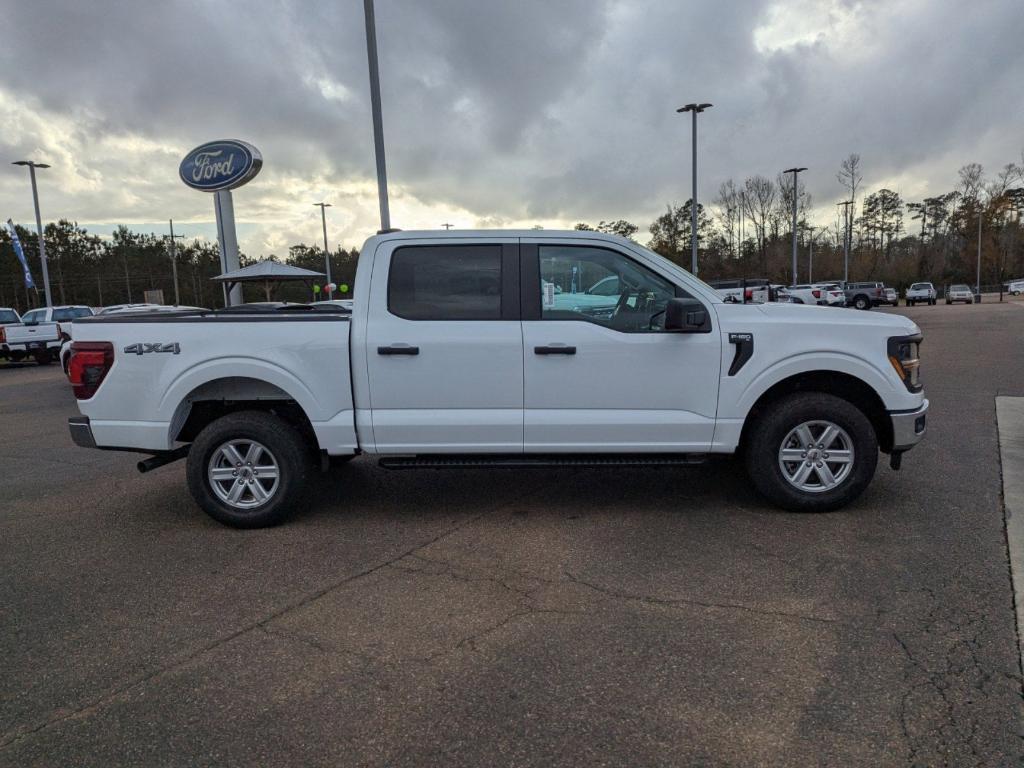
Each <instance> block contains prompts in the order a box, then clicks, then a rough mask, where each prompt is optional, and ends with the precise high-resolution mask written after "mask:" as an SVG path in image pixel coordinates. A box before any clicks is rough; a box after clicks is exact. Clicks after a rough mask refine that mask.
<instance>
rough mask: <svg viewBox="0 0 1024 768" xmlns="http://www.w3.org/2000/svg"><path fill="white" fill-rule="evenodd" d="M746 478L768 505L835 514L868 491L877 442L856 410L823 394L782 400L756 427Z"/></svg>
mask: <svg viewBox="0 0 1024 768" xmlns="http://www.w3.org/2000/svg"><path fill="white" fill-rule="evenodd" d="M745 458H746V465H747V474H748V475H749V476H750V479H751V482H753V484H754V487H755V488H757V490H758V491H759V492H760V493H761V494H762V495H763V496H764V497H765V498H767V499H768V500H769V501H771V502H773V503H774V504H777V505H778V506H780V507H782V508H783V509H787V510H789V511H791V512H830V511H832V510H835V509H839V508H840V507H844V506H846V505H847V504H849V503H850V502H851V501H853V500H854V499H856V498H857V497H858V496H860V494H861V493H863V491H864V489H865V488H867V486H868V483H870V482H871V478H872V477H874V474H875V467H876V465H877V464H878V439H877V437H876V436H875V430H874V427H872V426H871V422H870V421H868V418H867V417H866V416H865V415H864V414H863V412H861V410H860V409H859V408H857V407H856V406H855V405H853V404H851V403H849V402H848V401H846V400H843V399H841V398H839V397H836V396H834V395H829V394H825V393H824V392H801V393H796V394H793V395H789V396H787V397H785V398H783V399H781V400H777V401H775V402H774V403H772V405H771V406H770V409H769V410H767V411H765V412H763V413H762V414H761V415H760V416H758V417H757V420H756V421H755V422H754V423H753V424H752V425H751V431H750V434H749V435H748V440H747V446H746V457H745Z"/></svg>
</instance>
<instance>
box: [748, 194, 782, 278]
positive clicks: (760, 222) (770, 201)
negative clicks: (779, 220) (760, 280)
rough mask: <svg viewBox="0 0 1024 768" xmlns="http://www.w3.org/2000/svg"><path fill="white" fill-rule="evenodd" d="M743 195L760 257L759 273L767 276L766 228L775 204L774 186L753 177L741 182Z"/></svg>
mask: <svg viewBox="0 0 1024 768" xmlns="http://www.w3.org/2000/svg"><path fill="white" fill-rule="evenodd" d="M743 193H744V194H743V204H744V211H745V213H746V214H747V217H748V218H749V219H750V221H751V223H752V224H753V225H754V237H755V239H756V241H757V251H758V254H759V255H760V257H761V271H762V272H763V273H764V274H767V273H768V245H767V228H768V224H769V222H770V220H771V215H772V209H773V208H774V204H775V195H776V189H775V184H774V183H772V180H771V179H769V178H766V177H764V176H753V177H751V178H749V179H747V180H746V181H744V182H743Z"/></svg>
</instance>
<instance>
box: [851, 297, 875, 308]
mask: <svg viewBox="0 0 1024 768" xmlns="http://www.w3.org/2000/svg"><path fill="white" fill-rule="evenodd" d="M853 306H854V307H855V308H856V309H871V299H869V298H868V297H867V296H857V297H855V298H854V300H853Z"/></svg>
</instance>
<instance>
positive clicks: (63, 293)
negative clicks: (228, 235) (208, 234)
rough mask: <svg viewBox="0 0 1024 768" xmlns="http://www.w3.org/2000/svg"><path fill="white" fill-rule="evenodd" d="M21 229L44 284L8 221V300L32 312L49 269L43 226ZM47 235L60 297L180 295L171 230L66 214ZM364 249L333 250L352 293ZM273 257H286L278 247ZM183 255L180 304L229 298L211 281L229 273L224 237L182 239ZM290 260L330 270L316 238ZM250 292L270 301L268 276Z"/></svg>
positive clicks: (299, 296)
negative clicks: (102, 224) (110, 227)
mask: <svg viewBox="0 0 1024 768" xmlns="http://www.w3.org/2000/svg"><path fill="white" fill-rule="evenodd" d="M15 229H16V230H17V233H18V239H19V240H20V241H21V245H22V249H23V251H24V253H25V257H26V259H27V261H28V264H29V268H30V269H31V272H32V278H33V281H34V282H35V284H36V288H37V290H36V291H32V290H30V289H28V288H26V287H25V283H24V280H23V277H22V269H21V265H20V263H19V262H18V259H17V256H16V255H15V252H14V248H13V245H12V243H11V237H10V235H9V233H8V232H7V230H6V227H5V228H3V229H2V230H0V307H15V308H17V309H18V310H19V311H21V312H24V311H25V310H26V309H28V308H31V307H35V306H39V305H41V304H42V303H43V277H42V269H41V265H40V261H39V244H38V237H37V236H36V233H35V232H34V231H30V230H28V229H26V228H24V227H21V226H16V227H15ZM44 237H45V239H46V256H47V264H48V267H49V273H50V295H51V296H52V298H53V303H54V304H86V305H89V306H97V307H98V306H109V305H111V304H124V303H138V302H142V301H144V300H145V292H146V291H151V290H157V289H159V290H162V291H163V297H164V302H165V303H167V304H172V303H174V296H175V293H174V276H173V275H174V270H173V268H172V264H171V250H170V242H169V238H167V237H161V236H159V235H153V234H144V233H139V232H133V231H131V230H130V229H128V227H125V226H120V227H118V228H117V229H116V230H115V231H114V233H113V236H111V237H109V238H101V237H99V236H97V235H93V234H90V233H89V232H88V231H87V230H86V229H85V228H84V227H81V226H79V225H78V224H77V223H76V222H72V221H67V220H66V219H61V220H60V221H58V222H56V223H51V224H48V225H47V226H46V228H45V229H44ZM358 256H359V252H358V250H356V249H353V250H346V249H344V248H340V247H339V248H338V249H337V250H334V251H332V252H331V254H330V258H331V278H332V279H333V281H334V282H335V283H337V284H338V285H339V286H341V285H343V284H347V285H348V286H349V292H348V294H347V295H348V296H351V286H352V284H353V282H354V279H355V267H356V260H357V258H358ZM268 258H270V259H273V260H275V261H281V260H282V259H280V258H278V257H277V256H274V255H271V256H270V257H268ZM175 260H176V262H177V270H178V299H179V301H178V303H179V304H182V305H187V306H196V307H210V308H213V307H221V306H223V305H224V301H223V290H222V288H221V287H220V285H218V284H217V283H214V282H211V278H213V277H215V276H216V275H219V274H220V273H221V270H220V255H219V251H218V248H217V244H216V243H211V242H209V241H206V240H199V239H195V240H191V241H181V242H177V243H176V244H175ZM255 261H256V259H253V258H250V257H248V256H246V255H245V254H241V255H240V262H241V265H242V266H243V267H244V266H247V265H248V264H252V263H254V262H255ZM283 261H286V262H287V263H289V264H293V265H295V266H297V267H303V268H305V269H311V270H314V271H317V272H323V271H324V267H325V260H324V250H323V248H317V247H316V246H307V245H304V244H300V245H294V246H292V247H290V248H289V249H288V254H287V256H286V257H285V258H284V259H283ZM321 282H322V281H321ZM243 292H244V296H245V300H246V301H263V300H264V298H265V294H264V291H263V285H262V283H261V284H259V285H246V286H243ZM339 296H341V297H344V294H339V293H335V298H339ZM273 298H274V299H275V300H280V301H310V300H312V298H313V294H312V293H311V292H310V288H309V286H308V285H306V284H304V283H280V284H276V285H274V287H273ZM323 298H326V295H324V296H323Z"/></svg>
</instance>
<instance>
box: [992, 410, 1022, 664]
mask: <svg viewBox="0 0 1024 768" xmlns="http://www.w3.org/2000/svg"><path fill="white" fill-rule="evenodd" d="M996 421H997V422H998V424H999V457H1000V460H1001V461H1002V465H1003V504H1004V505H1005V508H1006V543H1007V547H1008V549H1009V552H1010V573H1011V577H1012V579H1013V602H1014V605H1015V606H1016V609H1017V650H1018V652H1019V653H1020V655H1021V665H1022V667H1024V645H1022V644H1021V631H1022V630H1024V397H997V398H996Z"/></svg>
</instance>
